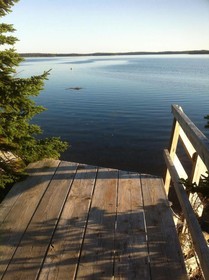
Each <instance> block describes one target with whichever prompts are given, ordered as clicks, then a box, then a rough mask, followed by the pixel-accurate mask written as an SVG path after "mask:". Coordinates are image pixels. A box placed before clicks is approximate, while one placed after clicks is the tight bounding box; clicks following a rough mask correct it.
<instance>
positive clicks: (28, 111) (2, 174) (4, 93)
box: [0, 0, 67, 187]
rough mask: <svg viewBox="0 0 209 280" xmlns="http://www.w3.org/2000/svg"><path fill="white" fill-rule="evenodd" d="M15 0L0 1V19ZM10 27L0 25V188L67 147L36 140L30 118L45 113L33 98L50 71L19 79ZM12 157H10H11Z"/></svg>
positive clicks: (51, 140)
mask: <svg viewBox="0 0 209 280" xmlns="http://www.w3.org/2000/svg"><path fill="white" fill-rule="evenodd" d="M16 2H18V0H0V17H3V16H5V15H6V14H7V13H9V12H11V7H12V6H13V5H14V4H15V3H16ZM14 31H15V29H14V28H13V25H12V24H5V23H0V186H3V187H4V186H5V185H6V184H7V183H12V182H13V181H15V180H17V179H18V178H19V175H20V174H21V172H22V171H23V170H24V167H25V166H26V165H27V164H28V163H29V162H33V161H36V160H40V159H43V158H46V157H50V158H58V157H59V156H60V152H62V151H64V150H65V149H66V148H67V143H66V142H62V141H61V140H60V139H59V138H56V137H52V138H47V139H41V140H40V139H37V138H36V136H37V135H38V134H41V133H42V131H41V128H40V127H39V126H38V125H34V124H32V123H31V119H32V118H33V117H34V116H35V115H36V114H39V113H41V112H42V111H44V110H45V108H43V107H42V106H37V105H36V103H35V102H34V100H32V98H31V97H32V96H37V95H38V94H39V92H40V90H42V89H43V86H44V81H45V80H46V79H47V77H48V75H49V72H44V73H43V74H41V75H39V76H32V77H30V78H19V77H18V75H17V73H16V68H17V66H18V65H19V63H20V62H21V61H22V60H23V59H22V58H21V57H20V55H19V54H18V53H17V52H16V50H15V49H14V47H13V46H14V44H15V42H16V41H17V38H15V37H14V36H12V33H13V32H14ZM11 155H12V156H11Z"/></svg>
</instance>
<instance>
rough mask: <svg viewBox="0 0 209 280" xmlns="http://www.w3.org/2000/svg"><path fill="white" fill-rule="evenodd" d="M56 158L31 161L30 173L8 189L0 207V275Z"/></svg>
mask: <svg viewBox="0 0 209 280" xmlns="http://www.w3.org/2000/svg"><path fill="white" fill-rule="evenodd" d="M58 164H59V161H51V160H49V161H48V160H47V161H42V162H38V163H36V164H33V165H31V169H32V170H33V172H31V176H30V177H28V178H27V179H26V180H25V181H24V182H20V183H18V184H17V185H16V186H14V188H13V189H12V190H11V191H10V192H9V194H8V196H7V197H6V199H5V200H4V201H3V202H2V204H1V207H0V213H1V227H0V277H1V276H2V275H3V273H4V271H5V269H6V268H7V266H8V265H9V263H10V261H11V258H12V256H13V254H14V252H15V251H16V249H17V247H18V245H19V242H20V241H21V238H22V236H23V234H24V232H25V230H26V228H27V227H28V225H29V223H30V220H31V217H32V216H33V214H34V212H35V210H36V208H37V206H38V204H39V202H40V200H41V198H42V196H43V195H44V192H45V191H46V189H47V187H48V185H49V183H50V181H51V179H52V177H53V176H54V173H55V171H56V168H57V166H58Z"/></svg>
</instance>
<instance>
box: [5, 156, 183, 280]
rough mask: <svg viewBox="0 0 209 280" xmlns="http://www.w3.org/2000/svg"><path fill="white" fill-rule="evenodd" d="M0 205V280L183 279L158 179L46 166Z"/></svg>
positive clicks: (61, 165) (35, 166) (38, 165)
mask: <svg viewBox="0 0 209 280" xmlns="http://www.w3.org/2000/svg"><path fill="white" fill-rule="evenodd" d="M29 173H30V176H29V177H28V178H27V180H25V181H24V182H20V183H18V184H16V185H15V186H14V187H13V188H12V190H11V191H10V192H9V194H8V195H7V197H6V198H5V200H4V201H3V202H2V204H1V205H0V221H1V234H0V236H1V237H0V245H1V247H0V277H2V278H1V279H145V280H146V279H159V280H161V279H175V280H176V279H177V280H178V279H179V280H180V279H187V276H186V271H185V267H184V262H183V258H182V253H181V249H180V246H179V241H178V237H177V234H176V230H175V226H174V223H173V219H172V213H171V210H170V207H169V204H168V201H167V198H166V195H165V192H164V188H163V183H162V180H161V178H158V177H155V176H152V175H145V174H137V173H131V172H126V171H118V170H114V169H108V168H97V167H93V166H88V165H83V164H82V165H81V164H78V163H70V162H60V161H51V160H46V161H42V162H38V163H35V164H32V165H31V166H30V167H29Z"/></svg>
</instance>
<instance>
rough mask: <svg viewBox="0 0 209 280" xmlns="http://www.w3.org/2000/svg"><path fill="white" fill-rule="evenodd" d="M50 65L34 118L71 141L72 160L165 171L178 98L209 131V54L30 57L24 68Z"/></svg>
mask: <svg viewBox="0 0 209 280" xmlns="http://www.w3.org/2000/svg"><path fill="white" fill-rule="evenodd" d="M49 69H52V70H51V74H50V76H49V80H48V81H46V83H45V89H44V90H43V91H42V92H41V94H40V96H39V97H37V98H36V101H37V103H38V104H39V103H40V104H42V105H43V106H45V107H46V108H48V110H47V111H46V112H44V113H42V114H40V115H39V116H37V117H36V118H35V119H34V122H36V123H38V124H39V125H41V127H42V128H43V130H44V136H61V138H62V139H63V140H66V141H69V142H70V145H71V147H70V149H69V150H68V151H66V152H65V153H64V154H63V155H62V159H64V160H70V161H77V162H83V163H88V164H93V165H101V166H107V167H115V168H120V169H126V170H132V171H140V172H143V173H151V174H156V175H163V172H164V170H165V164H164V160H163V156H162V155H163V149H164V148H165V147H167V146H168V142H169V137H170V131H171V125H172V114H171V104H178V105H181V106H182V107H183V109H184V111H185V113H186V114H187V115H188V116H189V117H190V118H191V119H192V121H193V122H194V123H195V124H196V125H197V126H198V127H199V128H200V129H201V130H202V131H203V133H205V134H206V135H207V136H208V135H209V130H206V129H205V128H204V125H205V124H206V120H205V119H204V118H203V117H204V115H207V114H209V56H208V55H193V56H191V55H190V56H189V55H172V56H168V55H163V56H154V55H150V56H105V57H104V56H103V57H99V56H98V57H91V56H89V57H62V58H60V57H55V58H27V59H26V60H25V62H23V63H22V64H21V66H20V68H19V69H18V72H19V76H24V77H26V76H30V75H36V74H41V73H42V72H43V71H44V70H49ZM75 87H80V88H81V89H80V90H74V89H70V88H75Z"/></svg>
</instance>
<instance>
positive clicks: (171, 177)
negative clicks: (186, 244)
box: [164, 105, 209, 280]
mask: <svg viewBox="0 0 209 280" xmlns="http://www.w3.org/2000/svg"><path fill="white" fill-rule="evenodd" d="M172 113H173V115H174V121H173V128H172V134H171V141H170V147H169V150H164V158H165V161H166V165H167V171H166V176H165V190H166V192H167V194H168V193H169V188H170V185H171V182H172V185H173V186H174V188H175V191H176V194H177V197H178V200H179V202H180V205H181V208H182V212H183V215H184V218H185V219H186V222H187V225H188V230H189V232H190V234H191V237H192V241H193V246H194V249H195V251H196V254H197V256H198V259H199V262H200V266H201V269H202V272H203V275H204V277H205V279H207V280H208V279H209V248H208V246H207V243H206V240H205V238H204V236H203V234H202V230H201V228H200V225H199V223H198V220H197V218H196V214H195V213H194V210H193V207H192V205H191V204H193V202H194V197H193V196H190V197H188V194H187V192H186V191H185V187H184V185H183V184H182V183H181V180H180V179H181V178H183V179H188V180H189V182H191V183H194V182H196V183H197V184H198V183H199V180H200V177H201V175H202V174H205V173H206V171H207V170H209V140H208V139H207V137H206V136H205V135H204V134H203V133H202V132H201V131H200V130H199V129H198V128H197V127H196V126H195V125H194V123H192V122H191V120H190V119H189V118H188V117H187V116H186V115H185V113H184V112H183V110H182V108H181V107H179V106H178V105H172ZM179 140H180V141H181V143H182V146H183V148H184V149H185V151H186V154H187V155H188V158H190V159H191V161H192V168H191V171H190V173H189V174H188V171H187V172H186V170H185V168H184V166H183V164H182V162H181V161H180V159H179V157H178V156H177V147H178V145H179V143H180V141H179ZM196 196H197V195H196ZM195 201H197V197H195Z"/></svg>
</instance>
